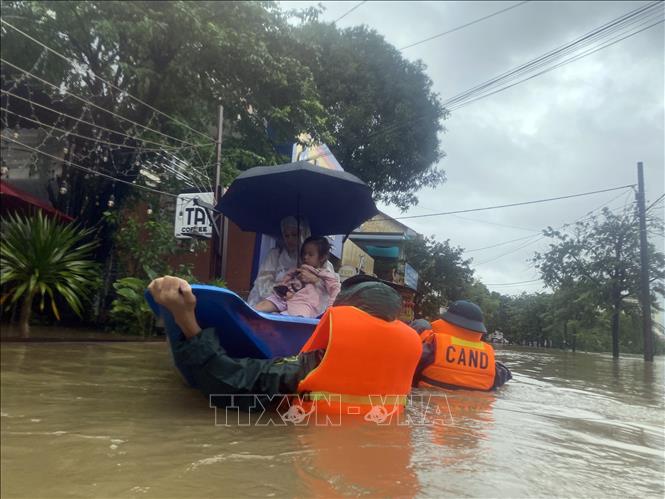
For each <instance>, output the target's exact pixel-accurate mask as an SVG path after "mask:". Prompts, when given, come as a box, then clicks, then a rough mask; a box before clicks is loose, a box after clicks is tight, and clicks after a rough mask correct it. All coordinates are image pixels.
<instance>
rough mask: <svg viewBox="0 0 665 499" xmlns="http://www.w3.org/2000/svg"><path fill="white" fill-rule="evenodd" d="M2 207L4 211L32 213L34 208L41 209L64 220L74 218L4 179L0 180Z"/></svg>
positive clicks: (0, 204) (69, 220)
mask: <svg viewBox="0 0 665 499" xmlns="http://www.w3.org/2000/svg"><path fill="white" fill-rule="evenodd" d="M0 208H2V211H3V213H4V212H12V211H18V212H21V213H32V212H34V210H41V211H42V212H44V214H45V215H47V216H50V217H53V218H56V219H58V220H62V221H63V222H71V221H73V220H74V219H73V218H72V217H70V216H69V215H66V214H65V213H63V212H61V211H59V210H56V209H55V208H54V207H53V206H51V205H50V204H49V203H48V202H47V201H44V200H43V199H39V198H38V197H35V196H33V195H32V194H28V193H27V192H25V191H22V190H20V189H17V188H16V187H14V186H12V185H10V184H8V183H7V182H5V181H3V180H0Z"/></svg>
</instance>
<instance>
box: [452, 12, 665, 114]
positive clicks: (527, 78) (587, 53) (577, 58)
mask: <svg viewBox="0 0 665 499" xmlns="http://www.w3.org/2000/svg"><path fill="white" fill-rule="evenodd" d="M662 22H663V20H660V21H657V22H655V23H653V24H650V25H649V26H646V27H645V28H642V29H640V30H638V31H635V32H633V33H629V34H627V35H625V36H623V37H621V38H619V39H616V40H613V41H612V42H608V43H605V44H604V45H602V46H600V47H597V48H595V49H593V50H589V51H587V52H584V53H582V54H578V55H576V56H574V57H571V58H569V59H565V60H563V61H562V62H560V63H558V64H556V65H554V66H551V67H549V68H546V69H544V70H543V71H540V72H538V73H536V74H533V75H531V76H528V77H526V78H524V79H522V80H519V81H517V82H515V83H511V84H510V85H506V86H505V87H501V88H499V89H497V90H493V91H491V92H488V93H485V94H483V95H480V96H478V97H474V98H472V99H468V100H466V101H464V102H462V103H459V104H457V105H453V106H451V107H449V108H448V109H449V110H451V111H452V110H457V109H459V108H461V107H463V106H466V105H468V104H471V103H472V102H475V101H477V100H480V99H484V98H485V97H489V96H491V95H494V94H497V93H499V92H503V91H504V90H508V89H509V88H512V87H514V86H516V85H519V84H520V83H524V82H526V81H529V80H532V79H533V78H536V77H538V76H541V75H543V74H545V73H549V72H550V71H553V70H555V69H558V68H559V67H561V66H565V65H566V64H570V63H571V62H575V61H577V60H579V59H582V58H584V57H587V56H589V55H591V54H594V53H595V52H598V51H600V50H602V49H605V48H607V47H610V46H612V45H614V44H616V43H619V42H621V41H623V40H625V39H627V38H630V37H632V36H635V35H637V34H639V33H641V32H642V31H646V30H647V29H650V28H653V27H654V26H657V25H658V24H661V23H662Z"/></svg>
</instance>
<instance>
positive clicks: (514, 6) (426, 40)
mask: <svg viewBox="0 0 665 499" xmlns="http://www.w3.org/2000/svg"><path fill="white" fill-rule="evenodd" d="M528 2H529V0H526V1H524V2H519V3H516V4H514V5H511V6H510V7H506V8H505V9H501V10H497V11H496V12H493V13H491V14H488V15H486V16H483V17H480V18H478V19H476V20H474V21H471V22H468V23H466V24H462V25H461V26H457V27H456V28H453V29H449V30H448V31H444V32H443V33H439V34H437V35H433V36H430V37H428V38H425V39H424V40H420V41H418V42H414V43H411V44H409V45H405V46H404V47H402V48H400V49H399V50H406V49H408V48H411V47H415V46H416V45H420V44H422V43H426V42H429V41H431V40H434V39H436V38H440V37H442V36H445V35H449V34H450V33H454V32H455V31H459V30H461V29H463V28H466V27H468V26H471V25H473V24H476V23H479V22H481V21H484V20H485V19H489V18H490V17H494V16H498V15H499V14H502V13H503V12H508V11H509V10H512V9H514V8H517V7H519V6H520V5H524V4H525V3H528Z"/></svg>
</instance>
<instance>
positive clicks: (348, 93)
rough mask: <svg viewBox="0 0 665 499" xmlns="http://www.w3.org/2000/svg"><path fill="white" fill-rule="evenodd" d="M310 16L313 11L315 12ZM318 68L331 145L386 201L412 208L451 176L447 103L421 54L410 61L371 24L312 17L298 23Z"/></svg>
mask: <svg viewBox="0 0 665 499" xmlns="http://www.w3.org/2000/svg"><path fill="white" fill-rule="evenodd" d="M310 19H311V16H310ZM296 36H297V38H298V39H299V40H300V41H301V42H302V44H303V46H304V47H307V49H304V48H303V51H302V53H301V54H300V60H301V61H302V63H303V64H305V65H306V66H308V67H309V68H311V70H312V72H313V74H314V81H315V82H316V87H317V89H318V92H319V96H320V99H321V103H322V105H323V106H324V108H325V110H326V113H327V116H328V129H329V131H330V133H331V134H332V136H333V137H334V139H335V143H334V144H331V150H332V151H333V153H334V154H335V157H336V158H337V159H338V160H339V161H340V163H341V164H342V166H343V167H344V168H345V169H346V170H348V171H350V172H351V173H353V174H355V175H357V176H358V177H359V178H361V179H362V180H364V181H365V182H367V183H368V184H369V186H370V187H371V188H372V190H373V191H374V194H375V196H376V197H377V198H378V199H379V200H382V201H385V202H388V203H393V204H395V205H397V206H399V207H400V208H402V209H406V208H408V207H410V206H413V205H415V204H416V203H417V198H416V196H415V193H416V192H417V191H418V190H420V189H421V188H423V187H434V186H437V185H440V184H441V183H442V182H444V180H445V174H444V172H443V171H442V170H439V169H438V168H437V162H438V161H439V160H440V159H441V158H442V157H443V153H442V152H441V150H440V148H439V139H438V133H439V132H440V131H442V130H443V127H442V125H441V120H443V119H444V118H445V117H446V111H445V110H444V108H443V106H442V105H441V103H440V100H439V97H438V95H437V94H435V93H434V92H433V91H432V81H431V80H430V78H429V77H428V76H427V75H426V74H425V69H426V68H425V65H424V64H423V63H422V62H421V61H416V62H411V61H408V60H407V59H405V58H404V57H403V56H402V55H401V53H400V52H399V51H398V50H397V49H396V48H395V47H393V46H392V45H390V44H389V43H387V42H386V41H385V40H384V38H383V37H382V36H381V35H379V34H378V33H377V32H376V31H374V30H371V29H369V28H367V27H366V26H360V27H353V28H347V29H344V30H339V29H337V27H336V26H335V25H332V24H325V23H321V22H317V21H312V20H310V21H309V22H306V23H304V24H302V25H301V26H300V27H299V28H298V29H297V30H296Z"/></svg>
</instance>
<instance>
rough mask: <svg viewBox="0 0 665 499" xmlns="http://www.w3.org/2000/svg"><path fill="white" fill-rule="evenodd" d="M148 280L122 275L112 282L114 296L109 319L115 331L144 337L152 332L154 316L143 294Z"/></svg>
mask: <svg viewBox="0 0 665 499" xmlns="http://www.w3.org/2000/svg"><path fill="white" fill-rule="evenodd" d="M149 282H150V280H149V279H139V278H137V277H124V278H122V279H118V280H117V281H116V282H114V283H113V287H114V288H115V292H116V298H115V300H113V303H112V304H111V320H112V321H113V324H114V330H115V331H117V332H122V333H127V334H135V335H139V336H144V337H145V336H150V335H151V334H152V333H153V332H154V328H155V319H154V317H155V316H154V315H153V313H152V310H150V307H149V306H148V302H146V300H145V298H144V296H143V293H144V291H145V290H146V288H147V287H148V284H149Z"/></svg>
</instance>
